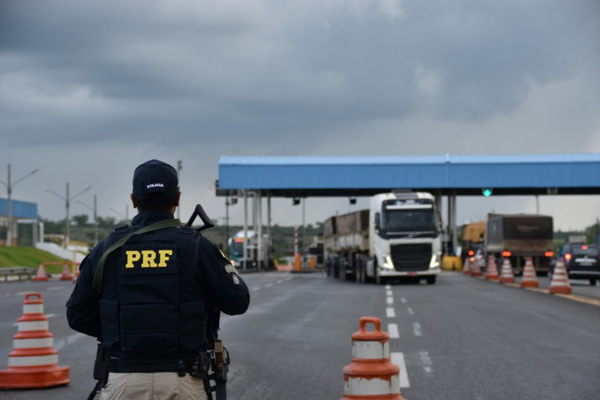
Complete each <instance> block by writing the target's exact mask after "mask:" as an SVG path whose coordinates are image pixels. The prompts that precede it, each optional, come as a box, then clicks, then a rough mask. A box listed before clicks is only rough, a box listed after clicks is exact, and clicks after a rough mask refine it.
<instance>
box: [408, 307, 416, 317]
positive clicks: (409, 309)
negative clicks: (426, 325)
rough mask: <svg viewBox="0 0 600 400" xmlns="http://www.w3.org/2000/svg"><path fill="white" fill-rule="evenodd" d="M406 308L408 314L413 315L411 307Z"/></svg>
mask: <svg viewBox="0 0 600 400" xmlns="http://www.w3.org/2000/svg"><path fill="white" fill-rule="evenodd" d="M407 310H408V313H409V314H410V315H415V312H414V311H413V309H412V308H410V307H408V308H407Z"/></svg>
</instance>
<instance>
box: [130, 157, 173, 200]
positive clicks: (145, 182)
mask: <svg viewBox="0 0 600 400" xmlns="http://www.w3.org/2000/svg"><path fill="white" fill-rule="evenodd" d="M178 192H179V180H178V179H177V171H176V170H175V168H173V167H172V166H170V165H169V164H167V163H165V162H162V161H160V160H150V161H146V162H145V163H143V164H141V165H139V166H138V167H137V168H136V169H135V171H134V172H133V196H134V197H135V198H136V199H137V200H138V201H139V202H141V203H146V204H155V203H157V204H158V203H168V202H170V201H172V200H174V199H175V196H176V195H177V193H178Z"/></svg>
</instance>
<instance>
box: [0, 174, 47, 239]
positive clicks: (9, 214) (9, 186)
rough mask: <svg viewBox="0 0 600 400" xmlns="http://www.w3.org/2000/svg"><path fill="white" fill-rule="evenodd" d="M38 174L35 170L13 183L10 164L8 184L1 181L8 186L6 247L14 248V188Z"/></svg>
mask: <svg viewBox="0 0 600 400" xmlns="http://www.w3.org/2000/svg"><path fill="white" fill-rule="evenodd" d="M36 172H38V168H36V169H34V170H33V171H31V172H30V173H28V174H27V175H25V176H24V177H22V178H21V179H18V180H17V181H16V182H15V183H11V176H10V164H8V180H7V182H6V183H5V182H2V181H0V183H2V184H3V185H4V186H6V192H7V200H8V213H7V214H8V215H7V217H8V226H7V229H6V246H7V247H10V246H12V236H13V234H12V189H13V187H14V186H15V185H16V184H17V183H19V182H21V181H22V180H24V179H26V178H29V177H30V176H31V175H33V174H35V173H36Z"/></svg>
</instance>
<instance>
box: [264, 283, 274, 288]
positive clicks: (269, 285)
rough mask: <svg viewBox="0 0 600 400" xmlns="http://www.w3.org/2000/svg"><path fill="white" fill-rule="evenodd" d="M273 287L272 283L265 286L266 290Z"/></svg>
mask: <svg viewBox="0 0 600 400" xmlns="http://www.w3.org/2000/svg"><path fill="white" fill-rule="evenodd" d="M271 286H273V284H272V283H267V284H266V285H265V287H266V288H268V287H271Z"/></svg>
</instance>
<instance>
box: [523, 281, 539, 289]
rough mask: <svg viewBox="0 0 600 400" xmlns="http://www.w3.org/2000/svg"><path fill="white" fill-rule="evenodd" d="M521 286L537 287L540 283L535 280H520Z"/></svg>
mask: <svg viewBox="0 0 600 400" xmlns="http://www.w3.org/2000/svg"><path fill="white" fill-rule="evenodd" d="M521 287H522V288H539V287H540V284H539V283H537V282H521Z"/></svg>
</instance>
